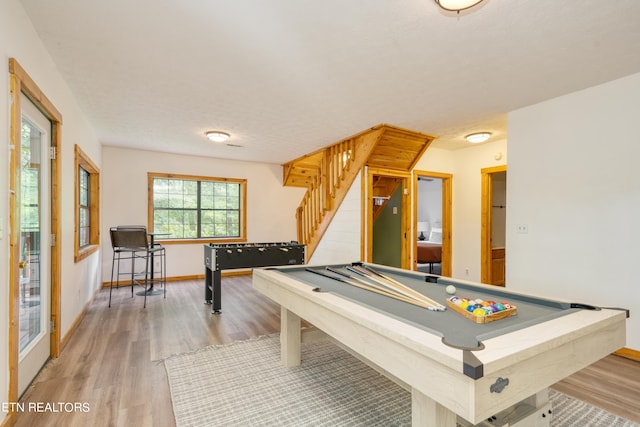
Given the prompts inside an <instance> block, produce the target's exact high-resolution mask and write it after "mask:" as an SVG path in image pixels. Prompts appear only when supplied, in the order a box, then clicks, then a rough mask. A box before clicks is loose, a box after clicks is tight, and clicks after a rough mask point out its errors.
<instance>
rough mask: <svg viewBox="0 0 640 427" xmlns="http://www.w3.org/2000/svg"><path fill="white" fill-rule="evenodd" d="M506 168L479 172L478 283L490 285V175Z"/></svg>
mask: <svg viewBox="0 0 640 427" xmlns="http://www.w3.org/2000/svg"><path fill="white" fill-rule="evenodd" d="M506 171H507V166H506V165H502V166H493V167H490V168H483V169H481V170H480V172H481V174H482V180H481V182H482V183H481V186H482V195H481V204H482V205H481V209H480V210H481V212H480V281H481V282H482V283H491V281H492V279H491V223H492V222H491V221H492V217H493V215H492V209H491V206H492V204H493V194H492V188H491V187H492V184H493V178H492V175H493V174H495V173H499V172H506Z"/></svg>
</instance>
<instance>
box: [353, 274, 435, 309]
mask: <svg viewBox="0 0 640 427" xmlns="http://www.w3.org/2000/svg"><path fill="white" fill-rule="evenodd" d="M347 269H348V270H349V271H352V272H354V273H356V274H359V275H361V276H364V277H366V278H367V279H369V280H371V281H374V282H375V283H377V284H379V285H381V286H383V287H384V288H385V290H387V292H393V293H400V294H401V295H402V296H403V297H404V298H408V299H411V300H413V301H417V302H418V303H419V304H416V305H420V306H421V307H426V308H429V310H432V311H444V306H442V305H440V304H438V303H436V302H435V301H433V300H431V299H428V298H426V297H424V298H419V297H416V296H415V295H413V294H411V293H409V292H406V291H404V290H403V289H401V288H398V287H397V286H394V285H393V284H392V283H389V282H387V281H383V280H381V279H378V278H376V277H375V276H373V275H371V274H368V273H367V272H365V271H360V270H357V269H352V268H350V267H347ZM367 283H368V282H367ZM416 294H417V295H422V294H419V293H416Z"/></svg>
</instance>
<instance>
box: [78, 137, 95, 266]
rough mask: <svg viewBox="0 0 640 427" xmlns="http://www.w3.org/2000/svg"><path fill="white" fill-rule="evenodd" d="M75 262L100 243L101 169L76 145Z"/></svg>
mask: <svg viewBox="0 0 640 427" xmlns="http://www.w3.org/2000/svg"><path fill="white" fill-rule="evenodd" d="M75 170H76V186H75V206H76V209H75V256H74V260H75V262H78V261H80V260H82V259H84V258H86V257H87V256H89V255H90V254H92V253H94V252H95V251H97V250H98V247H99V245H100V211H99V206H100V203H99V202H100V193H99V191H100V171H99V170H98V168H97V167H96V165H95V164H94V163H93V162H92V161H91V159H90V158H89V157H88V156H87V155H86V154H85V153H84V151H82V149H80V147H79V146H78V145H76V146H75Z"/></svg>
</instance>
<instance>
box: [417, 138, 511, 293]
mask: <svg viewBox="0 0 640 427" xmlns="http://www.w3.org/2000/svg"><path fill="white" fill-rule="evenodd" d="M497 153H501V158H500V159H499V160H496V158H495V156H496V154H497ZM506 161H507V141H506V140H499V141H495V142H489V143H485V144H480V145H476V146H473V145H472V146H470V147H468V148H464V149H461V150H456V151H447V150H442V149H437V148H429V149H428V150H427V151H426V153H425V154H424V155H423V156H422V158H421V159H420V161H419V162H418V164H417V165H416V168H415V169H417V170H424V171H430V172H442V173H450V174H452V175H453V179H452V192H453V202H452V213H451V217H452V218H451V220H452V236H451V238H452V254H451V258H452V277H454V278H459V279H465V280H472V281H476V282H479V281H480V215H481V200H480V199H481V189H482V174H481V170H482V169H483V168H488V167H494V166H502V165H505V164H506Z"/></svg>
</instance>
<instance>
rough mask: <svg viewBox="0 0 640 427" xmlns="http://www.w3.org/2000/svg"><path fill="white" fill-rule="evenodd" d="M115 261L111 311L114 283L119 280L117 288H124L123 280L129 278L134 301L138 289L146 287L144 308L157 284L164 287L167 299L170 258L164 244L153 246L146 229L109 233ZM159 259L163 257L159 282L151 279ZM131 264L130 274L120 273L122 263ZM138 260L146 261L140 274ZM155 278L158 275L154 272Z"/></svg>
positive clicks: (123, 228)
mask: <svg viewBox="0 0 640 427" xmlns="http://www.w3.org/2000/svg"><path fill="white" fill-rule="evenodd" d="M109 234H110V236H111V246H112V248H113V259H112V261H111V283H110V287H109V307H111V296H112V293H113V281H114V280H113V279H114V275H115V278H116V287H119V286H120V276H121V275H128V276H129V280H130V283H131V297H133V287H134V285H136V284H137V285H142V286H144V292H143V294H144V307H146V306H147V294H148V292H150V291H151V290H152V289H153V287H154V285H155V284H156V283H159V284H162V286H163V290H164V297H165V298H166V297H167V287H166V256H165V248H164V246H162V245H160V244H154V245H153V246H151V245H149V240H148V235H147V229H146V227H144V226H118V227H111V228H110V229H109ZM155 257H160V263H159V265H160V271H159V272H158V273H159V278H157V279H156V277H150V276H151V275H150V272H151V271H153V268H150V266H152V265H153V263H154V261H155ZM126 260H128V261H129V262H130V264H131V270H130V272H126V273H122V272H121V271H120V262H121V261H126ZM136 260H144V269H143V270H142V271H139V272H136ZM154 275H155V272H154Z"/></svg>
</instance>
